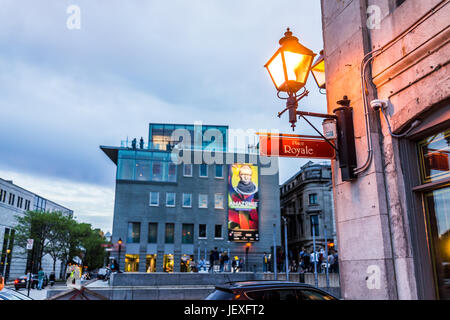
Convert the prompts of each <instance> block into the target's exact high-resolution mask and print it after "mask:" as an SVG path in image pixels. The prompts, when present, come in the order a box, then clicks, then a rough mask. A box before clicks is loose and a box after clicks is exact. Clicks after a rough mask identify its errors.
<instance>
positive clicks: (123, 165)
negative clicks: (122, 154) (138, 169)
mask: <svg viewBox="0 0 450 320" xmlns="http://www.w3.org/2000/svg"><path fill="white" fill-rule="evenodd" d="M134 167H135V160H134V159H119V164H118V165H117V179H119V180H134Z"/></svg>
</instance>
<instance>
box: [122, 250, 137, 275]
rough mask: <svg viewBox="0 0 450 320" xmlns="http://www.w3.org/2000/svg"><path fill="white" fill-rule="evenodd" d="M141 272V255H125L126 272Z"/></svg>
mask: <svg viewBox="0 0 450 320" xmlns="http://www.w3.org/2000/svg"><path fill="white" fill-rule="evenodd" d="M138 271H139V255H138V254H126V255H125V272H138Z"/></svg>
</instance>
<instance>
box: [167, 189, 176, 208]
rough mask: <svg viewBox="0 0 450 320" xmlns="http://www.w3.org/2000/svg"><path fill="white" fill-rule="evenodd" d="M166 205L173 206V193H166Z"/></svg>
mask: <svg viewBox="0 0 450 320" xmlns="http://www.w3.org/2000/svg"><path fill="white" fill-rule="evenodd" d="M166 207H175V193H173V192H167V193H166Z"/></svg>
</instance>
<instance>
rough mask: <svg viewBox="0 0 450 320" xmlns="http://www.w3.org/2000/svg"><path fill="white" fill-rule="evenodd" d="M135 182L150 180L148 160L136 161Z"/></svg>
mask: <svg viewBox="0 0 450 320" xmlns="http://www.w3.org/2000/svg"><path fill="white" fill-rule="evenodd" d="M136 180H139V181H148V180H150V160H136Z"/></svg>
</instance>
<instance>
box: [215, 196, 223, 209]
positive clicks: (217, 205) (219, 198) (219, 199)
mask: <svg viewBox="0 0 450 320" xmlns="http://www.w3.org/2000/svg"><path fill="white" fill-rule="evenodd" d="M214 208H216V209H223V194H222V193H216V194H215V195H214Z"/></svg>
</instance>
